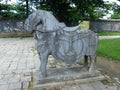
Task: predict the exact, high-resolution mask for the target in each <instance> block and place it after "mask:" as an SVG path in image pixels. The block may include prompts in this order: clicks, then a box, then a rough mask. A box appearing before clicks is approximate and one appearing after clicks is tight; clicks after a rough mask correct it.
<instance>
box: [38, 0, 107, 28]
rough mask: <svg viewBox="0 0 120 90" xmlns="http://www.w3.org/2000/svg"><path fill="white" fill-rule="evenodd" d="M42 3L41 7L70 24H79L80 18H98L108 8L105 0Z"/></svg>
mask: <svg viewBox="0 0 120 90" xmlns="http://www.w3.org/2000/svg"><path fill="white" fill-rule="evenodd" d="M73 4H74V6H72V5H73ZM40 5H41V6H39V7H38V8H39V9H44V10H49V11H52V12H53V14H54V15H55V16H56V17H57V18H58V19H59V21H61V22H65V23H66V24H67V25H69V26H71V25H76V24H78V21H79V20H81V21H83V20H97V19H98V18H100V17H102V16H103V15H104V14H103V13H104V11H105V10H107V9H106V6H105V3H104V1H103V0H99V2H98V0H46V1H45V0H43V2H40Z"/></svg>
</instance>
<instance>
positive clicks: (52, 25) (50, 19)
mask: <svg viewBox="0 0 120 90" xmlns="http://www.w3.org/2000/svg"><path fill="white" fill-rule="evenodd" d="M24 28H25V30H26V31H28V32H30V33H32V32H33V31H41V32H53V31H56V30H58V29H59V22H58V20H57V19H56V18H55V17H54V16H53V14H52V13H51V12H49V11H44V10H37V11H35V12H33V13H32V14H30V15H29V17H28V18H27V19H26V21H25V24H24Z"/></svg>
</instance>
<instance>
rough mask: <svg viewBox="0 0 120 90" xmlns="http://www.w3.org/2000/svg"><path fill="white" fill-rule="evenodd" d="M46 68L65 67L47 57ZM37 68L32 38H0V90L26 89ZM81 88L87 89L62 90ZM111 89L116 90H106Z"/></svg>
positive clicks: (114, 89) (36, 56) (63, 89)
mask: <svg viewBox="0 0 120 90" xmlns="http://www.w3.org/2000/svg"><path fill="white" fill-rule="evenodd" d="M54 64H57V66H55V65H54ZM47 66H48V67H57V68H60V67H66V64H63V63H58V62H56V61H55V60H54V59H53V57H52V56H49V63H48V65H47ZM39 68H40V60H39V56H38V54H37V51H36V50H35V45H34V39H33V38H22V39H20V38H0V90H21V88H27V87H28V86H29V83H30V82H31V80H32V74H31V73H33V72H35V71H37V70H39ZM92 85H93V86H90V88H89V90H92V88H96V87H99V86H98V85H100V84H98V85H97V84H92ZM101 86H102V85H101ZM82 88H88V87H86V86H84V85H82V86H81V85H76V86H65V87H63V88H62V90H85V89H82ZM112 89H113V90H116V87H109V88H107V89H106V90H112ZM56 90H57V89H56ZM95 90H104V89H103V88H102V89H95Z"/></svg>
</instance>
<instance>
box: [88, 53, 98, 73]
mask: <svg viewBox="0 0 120 90" xmlns="http://www.w3.org/2000/svg"><path fill="white" fill-rule="evenodd" d="M95 58H96V55H91V56H90V68H89V72H93V71H94V62H95Z"/></svg>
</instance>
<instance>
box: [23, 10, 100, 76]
mask: <svg viewBox="0 0 120 90" xmlns="http://www.w3.org/2000/svg"><path fill="white" fill-rule="evenodd" d="M24 28H25V30H26V31H28V32H30V33H34V38H35V40H36V41H37V43H36V44H37V52H38V54H39V58H40V60H41V65H40V71H41V75H42V77H45V76H46V65H47V62H48V56H49V55H52V56H53V57H54V58H56V59H57V60H60V61H63V62H65V63H73V62H75V61H77V60H80V58H81V57H82V56H84V57H85V61H84V64H85V65H86V66H87V65H88V56H89V57H90V61H91V62H90V67H89V71H90V72H91V71H93V70H94V65H93V64H94V60H95V57H96V50H97V45H98V38H97V34H96V33H94V32H93V31H90V30H80V27H79V26H75V27H67V26H66V25H65V24H64V23H60V22H59V21H58V20H57V19H56V18H55V17H54V16H53V14H52V13H51V12H49V11H44V10H37V11H35V12H33V13H32V14H31V15H29V17H28V18H27V19H26V21H25V24H24Z"/></svg>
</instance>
